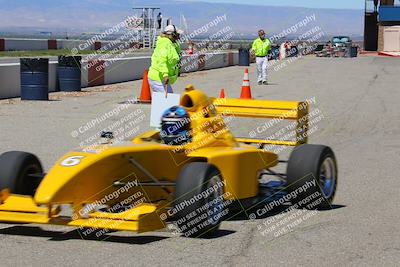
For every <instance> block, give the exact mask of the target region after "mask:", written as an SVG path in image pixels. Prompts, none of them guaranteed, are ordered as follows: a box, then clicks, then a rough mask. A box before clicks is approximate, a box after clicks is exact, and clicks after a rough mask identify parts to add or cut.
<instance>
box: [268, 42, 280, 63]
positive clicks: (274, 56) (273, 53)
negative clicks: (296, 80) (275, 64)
mask: <svg viewBox="0 0 400 267" xmlns="http://www.w3.org/2000/svg"><path fill="white" fill-rule="evenodd" d="M269 59H270V60H276V59H279V45H273V46H272V47H271V51H270V54H269Z"/></svg>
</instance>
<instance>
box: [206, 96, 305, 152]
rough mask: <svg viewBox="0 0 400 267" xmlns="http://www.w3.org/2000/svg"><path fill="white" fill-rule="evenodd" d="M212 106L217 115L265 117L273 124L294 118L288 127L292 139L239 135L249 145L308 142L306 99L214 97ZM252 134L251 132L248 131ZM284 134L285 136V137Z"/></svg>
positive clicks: (292, 144)
mask: <svg viewBox="0 0 400 267" xmlns="http://www.w3.org/2000/svg"><path fill="white" fill-rule="evenodd" d="M213 105H214V106H215V108H216V111H217V113H218V114H220V115H222V116H228V117H243V118H265V119H270V121H269V122H268V124H266V125H270V126H273V125H274V124H276V123H278V122H280V121H282V120H291V121H293V124H291V127H288V128H287V129H288V130H289V131H290V132H291V134H292V135H291V136H292V137H293V138H291V139H289V140H286V139H281V138H277V139H271V140H265V139H252V138H236V140H237V141H238V142H241V143H248V144H259V145H260V146H261V147H263V146H264V145H279V146H281V145H284V146H298V145H301V144H306V143H307V142H308V112H309V104H308V102H307V101H305V102H288V101H271V100H251V99H225V98H216V99H213ZM249 136H250V133H249ZM286 136H287V135H285V136H284V137H286Z"/></svg>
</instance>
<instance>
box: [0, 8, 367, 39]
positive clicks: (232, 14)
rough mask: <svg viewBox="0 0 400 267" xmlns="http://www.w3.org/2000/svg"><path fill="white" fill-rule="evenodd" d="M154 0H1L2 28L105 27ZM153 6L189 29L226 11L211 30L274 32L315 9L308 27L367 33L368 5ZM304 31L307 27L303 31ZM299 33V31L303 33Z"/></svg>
mask: <svg viewBox="0 0 400 267" xmlns="http://www.w3.org/2000/svg"><path fill="white" fill-rule="evenodd" d="M149 2H150V1H132V0H114V1H107V0H58V1H54V0H37V1H31V0H16V1H9V0H0V4H1V6H2V8H1V9H0V31H1V32H24V33H35V32H37V33H38V32H41V31H55V32H66V31H68V32H70V33H81V32H100V31H103V30H105V29H107V28H109V27H112V26H113V25H115V24H116V23H118V22H120V21H122V20H123V19H124V18H126V17H127V16H129V15H132V12H133V11H132V7H134V6H135V7H138V6H148V5H149ZM151 6H157V7H161V11H162V13H163V16H164V18H166V17H172V19H173V22H174V23H175V24H177V25H179V24H180V21H181V19H180V18H181V15H184V17H185V18H186V21H187V24H188V26H189V31H192V30H194V29H196V28H199V27H201V26H203V25H204V24H207V23H208V22H210V20H212V19H213V18H215V17H216V16H222V15H224V14H226V16H227V20H226V22H223V23H220V25H218V26H217V27H213V28H212V29H210V31H209V32H208V34H209V33H212V32H215V31H218V30H220V29H221V28H223V27H225V26H230V27H231V28H232V30H233V31H234V32H235V33H236V34H237V35H238V36H251V35H254V34H255V33H256V32H257V30H258V29H260V28H264V29H266V31H267V32H268V33H270V34H272V33H279V32H281V31H283V30H284V29H287V28H289V27H291V26H292V25H295V24H296V23H298V22H299V21H301V20H303V19H304V18H305V17H306V16H312V15H313V14H315V21H312V22H310V23H309V24H308V25H307V26H306V27H303V28H302V30H308V29H310V28H311V27H314V26H319V27H320V28H321V29H322V30H323V31H325V32H326V33H327V34H329V35H336V34H343V35H352V36H354V35H355V36H360V35H362V33H363V10H349V9H311V8H301V7H276V6H273V7H272V6H256V5H245V4H226V3H205V2H197V1H177V0H169V1H167V0H165V1H162V0H154V1H151ZM299 32H302V31H301V30H300V31H299ZM299 32H297V34H298V33H299Z"/></svg>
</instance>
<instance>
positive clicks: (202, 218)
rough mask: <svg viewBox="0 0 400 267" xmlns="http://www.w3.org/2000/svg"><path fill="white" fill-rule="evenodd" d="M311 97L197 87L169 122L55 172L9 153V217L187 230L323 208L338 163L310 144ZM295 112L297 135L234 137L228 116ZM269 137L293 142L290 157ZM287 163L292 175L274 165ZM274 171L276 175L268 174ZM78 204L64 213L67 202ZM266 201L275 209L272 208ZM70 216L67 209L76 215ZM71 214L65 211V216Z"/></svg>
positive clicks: (4, 217) (5, 214) (83, 153)
mask: <svg viewBox="0 0 400 267" xmlns="http://www.w3.org/2000/svg"><path fill="white" fill-rule="evenodd" d="M308 110H309V105H308V103H307V102H285V101H267V100H245V99H215V98H210V97H208V96H206V95H205V94H204V93H203V92H201V91H199V90H195V89H194V88H193V87H192V86H188V87H187V88H186V91H185V92H184V93H183V95H182V97H181V100H180V105H179V106H175V107H171V108H170V109H168V110H167V111H166V112H165V113H164V114H163V116H162V118H161V120H162V123H161V129H160V130H157V131H150V132H146V133H144V134H142V135H140V136H137V137H136V138H134V139H133V140H131V141H129V142H125V143H116V144H113V135H112V133H103V135H102V137H103V138H104V140H105V141H104V143H103V144H101V145H98V146H96V147H90V148H86V149H80V150H76V151H72V152H69V153H67V154H66V155H64V156H63V157H61V158H60V159H59V160H58V161H57V162H56V163H55V164H54V166H53V167H52V168H51V169H50V171H49V172H48V173H47V174H44V173H43V169H42V167H41V164H40V161H39V160H38V158H37V157H36V156H34V155H32V154H30V153H26V152H18V151H12V152H6V153H4V154H2V155H1V156H0V190H1V193H0V222H7V223H33V224H56V225H67V226H73V227H79V228H80V229H82V231H83V232H84V233H98V232H99V231H102V233H104V232H107V231H116V230H121V231H135V232H146V231H153V230H158V229H162V228H164V227H166V226H167V225H173V226H174V227H176V228H175V229H177V230H178V231H179V232H181V233H183V234H184V235H185V236H190V237H198V236H204V235H208V234H211V233H213V232H215V231H216V230H218V227H219V225H220V223H221V221H222V220H223V219H225V218H228V217H229V216H230V215H232V214H235V212H237V211H239V212H246V211H248V210H249V209H250V208H254V207H256V206H257V205H259V204H260V203H262V204H263V205H264V204H265V203H267V204H268V205H267V204H265V205H264V211H265V207H269V208H271V209H272V208H273V207H274V206H275V207H276V206H278V205H282V204H290V203H291V204H292V205H295V207H296V208H310V209H314V208H321V207H326V206H329V205H330V204H331V203H332V200H333V197H334V195H335V191H336V185H337V179H338V176H337V166H336V160H335V156H334V153H333V152H332V150H331V149H330V148H329V147H327V146H323V145H308V144H306V143H307V130H308V119H309V117H308ZM229 117H245V118H258V119H260V118H261V119H273V120H290V121H292V122H293V123H294V124H295V128H294V132H295V138H294V139H293V140H262V139H251V138H235V137H234V136H233V135H232V133H231V132H230V131H229V129H228V128H227V127H226V123H225V119H226V118H229ZM266 145H278V146H294V147H295V148H294V150H293V151H292V153H291V155H290V158H289V160H288V161H282V160H279V159H278V156H277V155H276V154H275V153H273V152H270V151H268V150H267V149H265V146H266ZM279 163H283V164H287V173H277V172H275V171H273V170H272V168H273V167H275V166H277V165H278V164H279ZM265 175H273V176H276V177H277V180H276V181H269V182H267V183H264V182H262V179H260V178H261V177H262V176H265ZM66 204H67V205H70V207H71V209H67V210H66V212H62V213H60V211H61V205H63V206H62V207H63V208H64V207H65V205H66ZM269 208H267V209H269ZM68 211H70V212H69V213H70V214H68V215H65V213H68ZM61 214H62V215H61Z"/></svg>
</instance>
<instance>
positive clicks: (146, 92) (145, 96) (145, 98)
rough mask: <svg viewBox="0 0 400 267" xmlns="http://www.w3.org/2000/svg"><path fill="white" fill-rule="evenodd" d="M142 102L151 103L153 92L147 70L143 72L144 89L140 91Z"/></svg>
mask: <svg viewBox="0 0 400 267" xmlns="http://www.w3.org/2000/svg"><path fill="white" fill-rule="evenodd" d="M140 102H141V103H151V92H150V85H149V80H148V79H147V70H144V73H143V82H142V91H141V92H140Z"/></svg>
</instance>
